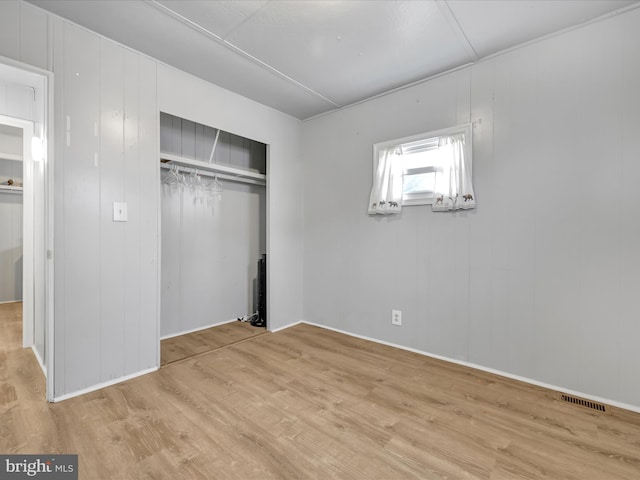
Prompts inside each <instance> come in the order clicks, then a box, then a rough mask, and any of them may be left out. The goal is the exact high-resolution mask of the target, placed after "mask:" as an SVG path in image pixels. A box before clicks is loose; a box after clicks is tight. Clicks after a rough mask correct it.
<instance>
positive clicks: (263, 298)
mask: <svg viewBox="0 0 640 480" xmlns="http://www.w3.org/2000/svg"><path fill="white" fill-rule="evenodd" d="M251 325H253V326H254V327H266V326H267V255H266V254H263V255H262V258H261V259H260V260H258V316H257V317H256V318H254V319H253V320H251Z"/></svg>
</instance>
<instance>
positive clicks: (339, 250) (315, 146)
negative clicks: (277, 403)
mask: <svg viewBox="0 0 640 480" xmlns="http://www.w3.org/2000/svg"><path fill="white" fill-rule="evenodd" d="M638 25H640V11H638V10H634V11H631V12H628V13H626V14H623V15H620V16H616V17H613V18H610V19H608V20H605V21H602V22H598V23H595V24H593V25H590V26H587V27H584V28H581V29H579V30H575V31H572V32H569V33H566V34H563V35H561V36H557V37H554V38H550V39H547V40H545V41H542V42H539V43H536V44H532V45H529V46H527V47H524V48H521V49H518V50H514V51H511V52H509V53H506V54H503V55H500V56H497V57H495V58H492V59H490V60H487V61H484V62H481V63H478V64H477V65H475V66H472V67H468V68H465V69H463V70H460V71H457V72H455V73H451V74H448V75H445V76H443V77H440V78H437V79H434V80H431V81H428V82H425V83H423V84H420V85H416V86H414V87H411V88H409V89H406V90H402V91H400V92H396V93H394V94H391V95H388V96H385V97H382V98H379V99H375V100H372V101H369V102H366V103H364V104H361V105H358V106H356V107H353V108H349V109H346V110H344V111H341V112H337V113H333V114H329V115H326V116H323V117H319V118H316V119H314V120H311V121H308V122H305V123H304V125H303V150H304V151H305V152H306V154H305V170H304V178H305V184H304V222H305V223H304V265H305V268H304V316H305V319H306V320H308V321H313V322H317V323H320V324H324V325H327V326H330V327H334V328H339V329H343V330H346V331H349V332H353V333H356V334H360V335H366V336H370V337H374V338H378V339H380V340H384V341H387V342H393V343H396V344H400V345H404V346H407V347H411V348H415V349H419V350H422V351H426V352H430V353H433V354H439V355H442V356H445V357H448V358H452V359H457V360H463V361H468V362H471V363H474V364H477V365H480V366H482V367H487V368H493V369H497V370H500V371H503V372H506V373H509V374H514V375H519V376H523V377H526V378H529V379H532V380H534V381H538V382H543V383H546V384H550V385H555V386H558V387H560V388H565V389H571V390H575V391H578V392H583V393H586V394H589V395H593V396H598V397H602V398H605V399H610V400H613V401H617V402H621V403H624V404H627V405H632V406H635V407H636V408H640V383H638V382H637V365H639V364H640V349H638V348H637V346H638V345H640V322H638V318H640V303H638V301H637V292H638V291H640V277H639V276H638V275H637V272H638V271H640V249H638V245H640V224H639V222H638V221H637V220H636V219H637V217H638V215H637V213H636V211H635V207H636V205H638V204H639V203H640V189H638V188H637V185H638V183H640V162H639V161H638V159H639V158H640V136H639V135H638V132H639V131H640V93H638V89H637V85H639V84H640V63H638V58H639V56H640V29H639V28H638ZM468 121H472V122H473V125H474V132H473V134H474V145H473V147H474V150H473V151H474V180H475V187H476V194H477V197H478V208H477V209H476V210H474V211H466V212H462V213H433V212H431V211H430V209H429V208H428V207H406V208H404V209H403V212H402V214H401V215H400V216H397V217H389V218H377V217H376V218H374V217H369V216H368V215H367V213H366V210H367V209H366V207H367V199H368V194H369V189H370V186H371V176H372V172H371V168H372V167H371V165H372V160H371V155H372V145H373V144H374V143H376V142H380V141H383V140H388V139H392V138H398V137H402V136H407V135H411V134H416V133H420V132H427V131H430V130H434V129H438V128H442V127H448V126H452V125H455V124H460V123H465V122H468ZM328 192H330V193H328ZM391 309H400V310H402V311H403V326H402V327H400V328H398V327H395V326H392V325H391V321H390V313H391Z"/></svg>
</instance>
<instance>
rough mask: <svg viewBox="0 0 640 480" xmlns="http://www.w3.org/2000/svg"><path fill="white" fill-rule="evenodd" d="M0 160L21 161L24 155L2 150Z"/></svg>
mask: <svg viewBox="0 0 640 480" xmlns="http://www.w3.org/2000/svg"><path fill="white" fill-rule="evenodd" d="M0 160H13V161H15V162H21V161H22V155H15V154H13V153H4V152H0Z"/></svg>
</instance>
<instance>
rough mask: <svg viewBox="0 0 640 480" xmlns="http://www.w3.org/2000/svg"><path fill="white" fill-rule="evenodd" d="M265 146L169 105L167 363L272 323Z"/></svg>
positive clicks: (164, 155)
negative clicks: (268, 315) (184, 114)
mask: <svg viewBox="0 0 640 480" xmlns="http://www.w3.org/2000/svg"><path fill="white" fill-rule="evenodd" d="M266 150H267V148H266V145H265V144H263V143H260V142H257V141H254V140H250V139H247V138H243V137H239V136H237V135H234V134H232V133H228V132H224V131H221V130H219V129H216V128H213V127H210V126H206V125H202V124H198V123H195V122H192V121H189V120H186V119H183V118H178V117H176V116H173V115H169V114H167V113H161V114H160V151H161V154H160V168H161V182H162V185H161V197H162V198H161V210H162V217H161V225H162V230H161V231H162V236H161V250H162V256H161V331H160V334H161V340H162V341H161V364H162V365H166V364H168V363H173V362H175V361H178V360H181V359H184V358H189V357H192V356H194V355H198V354H200V353H204V352H206V351H211V350H214V349H216V348H219V347H222V346H225V345H229V344H233V343H236V342H239V341H242V340H244V339H246V338H250V337H253V336H255V335H259V334H262V333H265V332H266V329H265V328H264V324H262V325H260V323H261V322H260V321H259V320H260V319H262V320H266V318H265V317H266V315H265V314H264V311H266V310H265V308H264V307H265V300H264V299H266V296H265V288H266V278H265V275H264V268H265V264H266V181H267V178H266ZM259 270H260V272H259ZM261 278H262V279H264V280H263V281H260V279H261ZM259 310H260V311H261V314H260V315H257V312H258V311H259ZM254 314H256V315H254ZM239 318H240V319H243V320H245V321H238V319H239ZM252 320H253V322H252ZM252 323H253V324H252ZM256 324H258V326H255V325H256Z"/></svg>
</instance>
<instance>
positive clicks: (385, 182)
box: [369, 124, 475, 215]
mask: <svg viewBox="0 0 640 480" xmlns="http://www.w3.org/2000/svg"><path fill="white" fill-rule="evenodd" d="M471 145H472V138H471V124H466V125H460V126H457V127H451V128H446V129H443V130H437V131H434V132H429V133H424V134H420V135H413V136H411V137H405V138H400V139H396V140H390V141H388V142H381V143H377V144H375V145H374V149H373V151H374V158H373V165H374V175H373V177H374V178H373V185H372V189H371V196H370V203H369V213H370V214H383V215H385V214H390V213H399V212H400V210H401V208H402V206H403V205H432V207H433V210H434V211H447V210H458V209H468V208H474V207H475V199H474V194H473V186H472V184H471V165H472V162H471V160H472V159H471V154H472V148H471Z"/></svg>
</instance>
